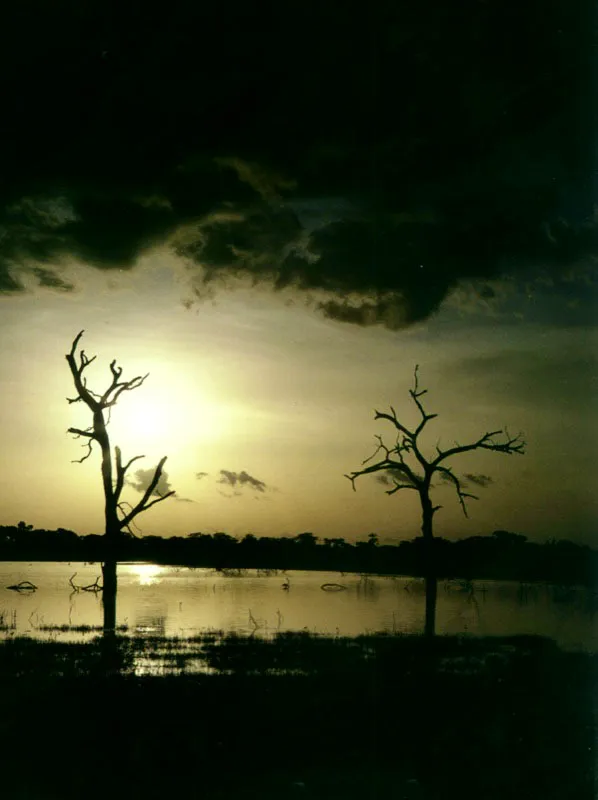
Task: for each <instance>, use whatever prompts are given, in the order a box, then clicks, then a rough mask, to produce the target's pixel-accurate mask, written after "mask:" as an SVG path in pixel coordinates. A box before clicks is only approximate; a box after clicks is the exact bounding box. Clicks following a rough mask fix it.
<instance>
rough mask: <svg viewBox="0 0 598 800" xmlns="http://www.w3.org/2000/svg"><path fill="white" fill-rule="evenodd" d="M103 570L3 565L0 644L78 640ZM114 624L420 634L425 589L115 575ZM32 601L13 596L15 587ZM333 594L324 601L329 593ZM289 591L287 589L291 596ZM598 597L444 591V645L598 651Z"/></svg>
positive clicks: (284, 579)
mask: <svg viewBox="0 0 598 800" xmlns="http://www.w3.org/2000/svg"><path fill="white" fill-rule="evenodd" d="M100 573H101V570H100V565H99V564H83V563H74V562H73V563H70V564H67V563H56V562H33V563H27V562H3V563H0V636H2V637H7V636H14V635H17V634H18V635H23V634H24V635H28V636H32V637H35V638H40V639H43V638H47V637H48V636H51V637H53V638H60V639H69V638H77V639H80V638H81V635H82V631H84V630H85V628H87V627H90V628H96V629H97V628H98V626H101V624H102V604H101V593H97V594H94V593H93V592H84V591H79V592H73V589H72V587H71V585H70V584H69V578H71V577H72V576H73V575H75V577H74V578H72V580H73V583H74V584H75V585H76V586H83V585H90V584H93V583H94V581H95V580H96V578H98V577H99V576H100ZM118 575H119V588H118V600H117V622H118V624H119V625H122V626H126V629H125V630H124V631H123V632H124V633H128V634H129V635H152V636H163V637H171V636H177V637H183V638H185V637H191V636H196V635H198V634H200V633H203V632H205V631H210V630H214V631H224V632H231V631H235V632H238V633H242V634H248V633H254V634H255V635H258V636H269V635H272V634H273V633H275V632H277V631H301V630H306V631H309V632H311V633H317V634H329V635H341V636H354V635H358V634H362V633H368V632H370V633H373V632H380V631H388V632H404V633H420V632H421V631H422V630H423V625H424V584H423V581H420V580H418V579H413V578H406V577H378V576H374V577H373V576H368V577H365V576H359V575H355V574H342V573H338V572H334V573H331V572H308V571H305V572H300V571H288V572H286V573H284V574H283V573H280V572H279V573H262V572H259V571H256V570H246V571H241V572H240V573H239V574H235V573H232V574H231V573H229V574H222V573H217V572H215V571H214V570H210V569H193V568H185V567H180V568H179V567H159V566H156V565H153V564H122V565H119V569H118ZM24 580H27V581H31V582H32V583H33V584H35V585H36V586H37V587H38V588H37V590H36V591H35V592H32V593H27V594H25V593H17V592H14V591H11V590H9V589H7V588H6V587H8V586H9V585H11V584H16V583H19V582H20V581H24ZM327 583H331V584H338V586H341V587H343V588H342V589H338V590H337V591H325V590H323V589H322V588H321V587H322V585H324V584H327ZM285 587H288V588H285ZM595 607H596V597H595V595H593V594H592V593H590V592H588V591H587V590H584V589H581V588H573V589H567V588H563V587H561V588H559V587H550V586H545V585H535V586H532V585H529V584H528V585H521V584H519V583H515V582H509V581H474V582H473V592H472V591H471V587H470V586H467V585H464V584H461V583H460V582H450V581H445V582H443V583H440V585H439V592H438V607H437V630H438V633H440V634H459V633H469V634H475V635H483V636H486V635H500V636H508V635H512V634H522V633H523V634H530V633H531V634H539V635H543V636H549V637H550V638H553V639H555V640H556V641H557V642H558V644H559V645H561V646H563V647H565V648H567V649H583V650H590V651H593V652H597V651H598V632H597V631H596V625H595V618H594V616H595V615H594V610H595Z"/></svg>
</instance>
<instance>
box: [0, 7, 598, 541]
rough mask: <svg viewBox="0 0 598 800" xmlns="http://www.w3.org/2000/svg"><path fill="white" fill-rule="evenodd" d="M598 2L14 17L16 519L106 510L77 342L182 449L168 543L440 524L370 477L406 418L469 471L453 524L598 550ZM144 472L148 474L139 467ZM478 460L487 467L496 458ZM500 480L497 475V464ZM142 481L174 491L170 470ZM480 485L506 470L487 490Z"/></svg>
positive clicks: (6, 258)
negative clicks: (78, 386) (509, 436)
mask: <svg viewBox="0 0 598 800" xmlns="http://www.w3.org/2000/svg"><path fill="white" fill-rule="evenodd" d="M590 23H591V6H590V4H589V3H588V4H587V5H584V4H583V3H581V4H575V7H574V8H573V7H571V4H564V3H558V2H556V0H553V1H552V2H546V0H543V2H541V3H540V2H530V3H528V4H526V5H525V7H524V8H517V9H515V8H512V7H510V6H509V5H508V4H504V3H498V2H494V0H488V1H487V2H479V1H478V0H476V1H475V2H474V0H465V2H464V3H462V4H461V9H460V12H459V15H456V14H455V13H454V8H453V6H452V5H451V4H446V3H443V2H432V1H431V0H430V2H422V3H418V4H413V3H409V4H408V3H402V2H398V3H397V2H392V3H391V2H377V3H370V4H368V6H367V8H365V7H362V6H357V5H356V6H354V7H353V6H351V5H350V4H347V3H342V4H341V3H339V2H336V0H331V2H329V3H326V4H321V3H312V2H302V3H295V2H288V3H285V4H280V6H279V7H277V8H267V7H266V6H262V5H261V4H257V5H256V6H255V7H252V8H251V9H250V10H249V9H248V8H247V7H246V6H244V5H239V6H238V7H237V6H236V5H235V4H232V5H229V6H227V7H226V8H225V9H221V10H219V9H211V10H207V9H206V8H205V7H203V6H201V5H200V4H189V3H184V2H182V1H181V0H174V1H173V2H171V3H169V4H168V7H167V8H166V7H164V8H162V9H157V10H152V9H150V8H148V7H147V5H143V6H142V5H139V4H135V3H130V4H123V3H119V4H111V3H106V2H104V3H101V4H99V3H98V4H96V3H93V2H90V3H85V4H80V7H73V6H72V4H67V3H61V2H57V3H54V4H51V5H48V4H47V3H29V4H27V7H25V6H23V5H22V4H20V5H19V6H14V7H13V8H12V10H10V11H9V13H8V16H7V24H6V25H4V26H3V30H2V32H1V33H0V36H2V39H3V41H2V47H0V61H2V64H1V65H0V66H1V67H2V69H1V70H0V75H1V76H2V77H1V78H0V81H1V82H2V88H1V93H2V98H3V120H2V124H1V126H0V174H1V176H2V180H1V181H0V333H1V337H2V338H1V341H2V345H3V346H2V348H1V350H0V380H1V388H2V392H1V399H0V409H1V413H0V437H1V441H2V456H1V457H0V485H1V486H2V502H1V504H0V524H15V523H16V522H18V521H19V520H21V519H23V520H25V521H27V522H28V523H31V524H33V525H34V526H35V527H40V528H57V527H65V528H70V529H73V530H76V531H77V532H79V533H100V532H102V530H103V527H102V526H103V519H102V515H103V500H102V488H101V481H100V472H99V454H98V453H94V454H93V455H92V456H91V457H90V458H89V459H88V460H86V461H85V462H84V463H82V464H78V463H73V461H74V460H75V459H78V458H81V456H82V455H84V452H85V451H84V450H81V449H80V446H81V442H80V441H77V440H74V439H73V437H72V436H70V435H69V434H67V432H66V431H67V429H68V427H70V426H75V427H77V426H82V427H85V426H86V424H88V422H87V419H86V416H85V409H84V408H81V407H80V405H78V404H75V405H72V404H68V403H67V400H66V398H67V397H72V396H73V392H74V390H73V386H72V381H71V377H70V373H69V370H68V365H67V363H66V361H65V359H64V356H65V354H66V353H67V352H68V351H69V350H70V346H71V343H72V341H73V339H74V337H75V336H76V335H77V333H78V332H79V331H81V330H85V333H84V336H83V339H82V342H81V344H82V346H83V347H84V348H85V350H86V353H88V354H89V355H92V354H97V360H96V362H94V364H93V365H91V366H90V368H89V370H88V371H87V372H86V374H88V376H89V385H90V386H91V387H92V388H94V389H95V390H96V391H102V390H103V389H105V388H106V387H107V385H108V383H109V378H110V371H109V363H110V361H112V359H114V358H116V359H117V362H118V364H119V365H121V366H122V367H123V377H125V378H129V379H130V378H133V377H134V376H136V375H144V374H146V373H149V376H148V378H147V379H146V381H145V382H144V383H143V385H142V386H141V387H140V388H138V389H137V390H135V391H134V392H131V393H126V394H125V395H123V396H122V397H121V400H120V401H119V403H118V405H117V406H116V407H115V408H114V410H113V415H112V419H111V423H110V428H109V430H110V433H111V436H112V441H113V444H119V445H120V446H121V448H122V450H123V455H124V458H125V459H127V458H130V457H132V456H133V455H138V454H144V455H145V456H146V458H145V459H144V460H143V461H140V462H138V463H136V464H135V469H132V471H131V473H130V481H129V485H128V486H127V490H126V491H127V499H129V501H130V502H132V503H134V502H136V501H138V500H139V498H140V496H141V495H140V493H139V491H140V489H141V490H142V489H143V487H144V485H146V483H147V478H148V475H150V474H151V472H150V470H151V469H152V468H153V467H154V466H155V464H156V463H157V462H158V460H159V459H160V458H161V457H162V456H164V455H167V456H168V460H167V462H166V465H165V470H166V472H165V477H164V482H163V484H162V485H161V488H162V489H169V488H172V489H174V490H175V491H176V495H175V497H174V498H170V499H168V500H166V501H165V502H163V503H160V504H159V505H158V506H156V507H155V508H152V509H151V510H149V511H148V512H147V513H146V514H144V515H142V516H140V517H139V518H138V524H139V528H140V532H141V533H142V534H144V535H148V534H158V535H183V534H186V533H188V532H191V531H203V532H214V531H218V530H223V531H227V532H229V533H231V534H234V535H243V534H245V533H248V532H253V533H256V534H258V535H268V536H273V535H293V534H296V533H299V532H301V531H313V532H314V533H315V534H316V535H318V536H321V537H339V536H343V537H345V538H346V539H348V540H350V541H353V540H355V539H356V538H364V537H365V536H366V535H367V533H368V532H370V531H375V532H377V533H378V534H379V536H380V539H381V541H384V542H397V541H399V540H401V539H404V538H407V539H410V538H412V537H413V536H415V535H417V534H418V532H419V525H420V521H419V508H418V503H417V497H416V496H415V493H414V492H399V493H397V494H396V495H393V496H392V497H389V496H387V495H386V494H385V492H384V490H385V488H386V487H385V486H384V485H382V484H381V483H380V482H379V481H376V480H375V478H373V477H363V478H361V479H360V480H359V481H358V482H357V484H356V488H357V491H356V492H353V490H352V488H351V484H350V482H349V481H348V480H347V478H346V477H345V475H346V473H348V472H351V471H352V470H357V469H359V467H360V465H361V463H362V461H363V460H364V459H365V458H366V457H368V456H369V455H371V453H372V452H373V451H374V449H375V446H376V440H375V438H374V437H375V436H376V435H382V436H383V438H385V440H386V441H390V442H392V440H393V437H392V431H391V430H389V426H388V424H387V423H386V424H385V423H384V422H383V421H375V420H374V411H375V409H378V410H381V411H385V410H387V409H388V407H389V406H391V405H392V406H393V407H394V408H395V409H396V411H397V413H398V414H399V417H400V418H401V419H405V421H406V423H407V424H409V425H413V424H414V423H415V424H417V410H416V409H415V408H414V406H413V403H412V401H411V400H410V397H409V389H410V388H412V386H413V374H414V368H415V365H419V380H420V386H422V387H425V388H427V389H428V394H427V395H426V396H425V397H424V398H423V399H424V401H425V406H426V410H427V411H429V412H430V413H437V414H438V417H437V418H436V419H434V420H432V421H431V422H430V423H429V424H428V426H427V427H426V430H425V434H426V435H425V436H423V438H422V444H423V446H424V449H425V450H426V452H427V453H429V454H432V453H434V452H435V445H436V444H437V443H438V442H440V443H441V446H443V447H447V446H451V445H452V444H453V443H454V442H455V441H457V442H459V443H460V444H462V443H467V442H468V441H475V440H476V439H478V438H479V436H481V435H482V434H483V433H485V432H486V431H489V430H496V429H499V428H501V429H504V428H506V429H508V431H509V432H510V433H513V434H515V433H519V432H520V431H521V432H522V433H523V435H524V438H525V441H526V454H525V455H524V456H520V455H510V456H507V455H504V454H499V453H489V452H478V453H475V454H468V455H467V456H463V457H461V458H459V459H455V460H454V461H453V462H452V466H453V467H454V469H455V472H456V473H457V474H459V475H461V476H465V475H473V476H474V477H473V479H465V480H468V481H469V488H470V491H473V490H474V487H475V491H474V493H475V494H477V495H478V496H479V499H478V500H477V501H476V500H472V501H470V503H469V504H468V511H469V517H468V518H465V517H464V516H463V514H462V511H461V508H460V506H459V504H458V502H457V500H456V498H455V495H454V492H452V491H451V489H450V488H449V487H446V486H442V485H439V486H437V487H436V489H435V495H434V500H435V502H437V503H438V504H441V505H442V506H443V507H442V509H441V510H440V511H439V512H438V514H437V515H436V517H435V531H436V533H437V534H438V535H442V536H446V537H448V538H458V537H462V536H469V535H474V534H479V533H482V534H487V533H491V532H492V531H493V530H496V529H508V530H514V531H517V532H520V533H524V534H525V535H527V536H529V538H530V539H533V540H537V541H544V540H546V539H548V538H570V539H573V540H575V541H580V542H585V543H588V544H596V514H597V512H598V502H597V501H596V499H595V490H594V486H595V485H596V478H597V477H598V476H597V475H596V472H597V470H596V466H595V453H596V445H597V444H598V426H597V423H596V413H595V411H596V409H595V403H596V400H597V399H598V398H597V395H598V384H597V377H598V369H597V352H598V351H597V349H596V344H597V330H596V319H597V317H596V310H597V302H596V301H597V298H598V281H597V273H596V265H597V260H596V258H597V250H596V206H595V201H596V193H595V189H596V160H595V155H596V135H595V134H596V131H595V127H594V124H593V123H594V118H593V112H592V107H593V100H595V97H594V94H595V80H594V78H595V68H594V67H595V65H594V64H593V62H592V59H591V40H590V36H591V24H590ZM137 467H138V468H139V470H141V472H137ZM476 476H477V477H476ZM479 476H483V477H482V479H480V478H479ZM144 482H145V483H144ZM481 484H483V485H481Z"/></svg>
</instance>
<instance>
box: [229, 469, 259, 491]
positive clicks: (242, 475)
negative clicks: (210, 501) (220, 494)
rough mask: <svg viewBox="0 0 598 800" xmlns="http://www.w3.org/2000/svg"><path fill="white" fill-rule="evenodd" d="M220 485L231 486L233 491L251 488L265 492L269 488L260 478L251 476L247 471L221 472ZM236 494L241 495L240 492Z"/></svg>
mask: <svg viewBox="0 0 598 800" xmlns="http://www.w3.org/2000/svg"><path fill="white" fill-rule="evenodd" d="M218 483H221V484H223V485H224V486H230V487H232V488H233V489H235V488H236V489H238V490H239V489H242V488H243V487H249V488H251V489H254V490H255V491H256V492H265V491H266V489H267V488H268V487H267V486H266V484H265V483H264V481H260V480H259V479H258V478H254V477H253V475H249V474H248V473H247V472H245V470H242V471H241V472H231V471H230V470H228V469H221V470H220V480H219V481H218ZM235 494H239V492H238V491H236V492H235Z"/></svg>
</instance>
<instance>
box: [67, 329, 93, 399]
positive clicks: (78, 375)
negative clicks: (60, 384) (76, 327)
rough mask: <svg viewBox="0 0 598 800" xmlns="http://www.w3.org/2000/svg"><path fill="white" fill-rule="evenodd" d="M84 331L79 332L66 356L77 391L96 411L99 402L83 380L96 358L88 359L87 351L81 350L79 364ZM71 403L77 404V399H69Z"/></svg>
mask: <svg viewBox="0 0 598 800" xmlns="http://www.w3.org/2000/svg"><path fill="white" fill-rule="evenodd" d="M83 333H84V331H79V333H78V334H77V335H76V336H75V339H74V340H73V344H72V345H71V350H70V352H69V353H67V355H66V356H65V358H66V360H67V363H68V365H69V368H70V370H71V375H72V376H73V381H74V383H75V389H76V390H77V394H78V395H79V397H80V398H81V400H83V402H84V403H85V404H86V405H87V406H89V408H90V409H91V410H92V411H95V410H96V409H97V408H98V401H97V400H95V399H94V397H93V396H92V394H91V393H90V392H89V390H88V389H87V387H86V385H85V382H84V380H83V377H82V376H83V370H84V369H85V368H86V367H88V366H89V365H90V364H91V362H92V361H94V360H95V356H94V357H93V358H88V357H87V356H86V355H85V351H84V350H81V353H80V354H79V361H80V363H79V364H77V359H76V355H77V346H78V345H79V342H80V340H81V337H82V336H83ZM67 400H68V402H69V403H76V402H78V401H77V399H69V398H67Z"/></svg>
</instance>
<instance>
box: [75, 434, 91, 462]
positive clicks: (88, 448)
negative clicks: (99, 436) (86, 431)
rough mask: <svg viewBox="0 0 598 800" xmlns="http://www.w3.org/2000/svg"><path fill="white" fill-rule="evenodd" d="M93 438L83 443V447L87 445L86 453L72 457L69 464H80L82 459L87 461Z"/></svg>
mask: <svg viewBox="0 0 598 800" xmlns="http://www.w3.org/2000/svg"><path fill="white" fill-rule="evenodd" d="M94 441H95V439H94V438H90V439H89V441H88V442H87V443H86V444H84V445H83V447H87V453H86V454H85V455H84V456H83V458H73V459H72V461H71V464H82V463H83V462H84V461H87V459H88V458H89V456H90V455H91V454H92V452H93V450H92V447H91V446H92V444H93V443H94Z"/></svg>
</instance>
